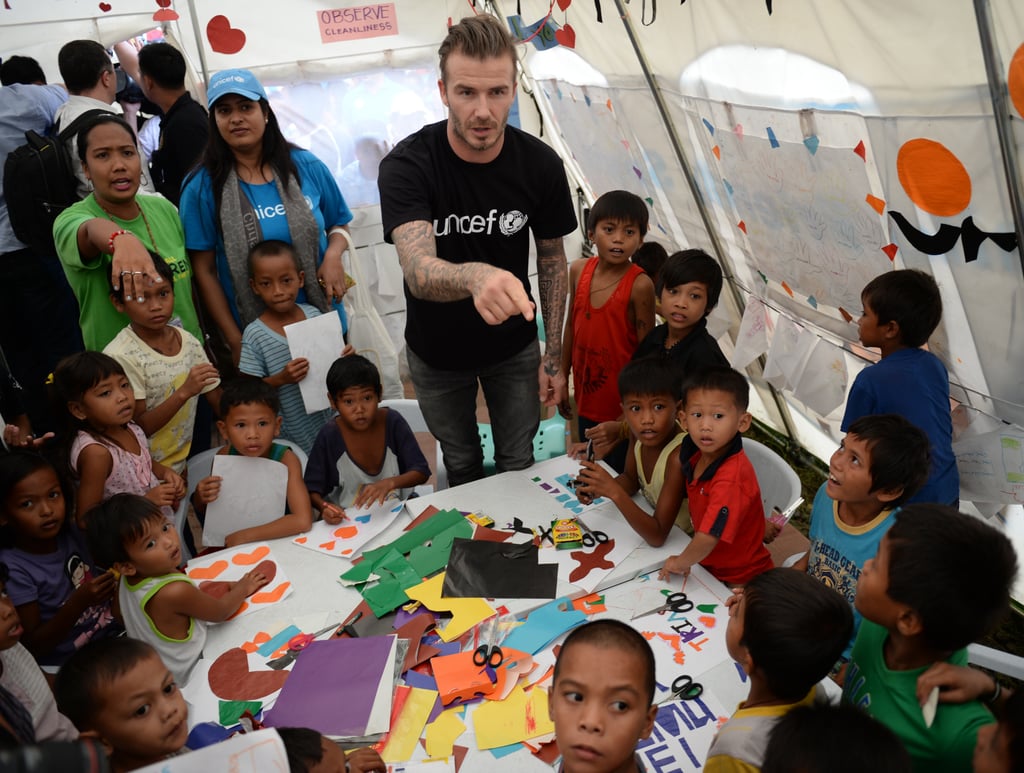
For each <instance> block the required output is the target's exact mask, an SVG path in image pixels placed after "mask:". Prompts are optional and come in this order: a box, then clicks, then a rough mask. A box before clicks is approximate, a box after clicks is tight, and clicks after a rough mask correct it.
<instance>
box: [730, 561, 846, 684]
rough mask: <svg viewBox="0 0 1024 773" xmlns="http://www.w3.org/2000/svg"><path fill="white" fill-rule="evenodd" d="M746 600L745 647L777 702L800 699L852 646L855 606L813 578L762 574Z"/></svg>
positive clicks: (773, 571) (777, 572) (776, 572)
mask: <svg viewBox="0 0 1024 773" xmlns="http://www.w3.org/2000/svg"><path fill="white" fill-rule="evenodd" d="M743 598H744V601H743V604H744V609H743V638H742V639H741V640H740V644H742V645H743V646H744V647H746V648H747V651H748V652H749V653H750V659H751V660H753V662H754V667H755V668H756V669H757V670H758V671H759V672H760V673H762V674H763V675H764V678H765V681H766V683H767V686H768V690H769V691H770V692H771V693H772V694H773V695H774V696H775V697H776V698H778V699H779V700H785V701H797V700H800V699H801V698H803V697H804V696H805V695H807V692H808V691H809V690H810V689H811V687H813V686H814V685H815V684H816V683H817V682H819V681H821V679H823V678H824V677H825V676H827V675H828V673H829V671H830V670H831V669H832V666H833V665H835V662H836V661H837V660H839V656H840V655H842V654H843V649H844V648H845V647H846V645H847V643H848V642H849V641H850V635H851V634H852V633H853V612H852V610H851V609H850V603H849V602H848V601H847V600H846V599H845V598H844V597H843V596H841V595H840V594H838V593H836V592H835V590H833V589H832V588H826V587H825V586H824V585H822V584H821V582H819V581H818V580H816V579H815V578H813V577H811V576H810V575H809V574H806V573H804V572H794V571H793V570H791V569H783V568H778V569H769V570H768V571H767V572H764V573H763V574H759V575H757V577H755V578H754V579H753V580H751V581H750V582H749V583H748V584H747V587H746V589H745V590H744V591H743Z"/></svg>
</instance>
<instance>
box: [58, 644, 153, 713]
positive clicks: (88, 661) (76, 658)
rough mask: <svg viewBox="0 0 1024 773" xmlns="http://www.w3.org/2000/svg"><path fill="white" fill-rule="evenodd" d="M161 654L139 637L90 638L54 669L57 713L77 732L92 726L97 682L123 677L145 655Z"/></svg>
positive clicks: (95, 708) (95, 709)
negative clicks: (93, 639) (75, 728)
mask: <svg viewBox="0 0 1024 773" xmlns="http://www.w3.org/2000/svg"><path fill="white" fill-rule="evenodd" d="M151 657H160V656H159V655H158V654H157V651H156V650H155V649H153V647H152V646H151V645H149V644H147V643H146V642H144V641H141V640H140V639H131V638H128V637H127V636H119V637H116V638H113V639H100V640H98V641H91V642H89V643H88V644H86V645H85V646H83V647H82V648H81V649H79V650H77V651H76V652H74V653H73V654H72V655H71V657H70V658H68V659H67V660H66V661H65V663H64V665H63V666H61V667H60V671H58V672H57V678H56V680H55V681H54V683H53V693H54V697H56V699H57V708H58V709H59V710H60V713H61V714H63V715H64V716H66V717H67V718H68V719H70V720H71V722H72V724H74V726H75V727H77V728H78V729H79V730H80V731H83V732H84V731H86V730H90V729H92V725H91V724H90V720H91V719H92V718H93V717H94V716H96V713H97V711H98V710H99V709H100V708H102V707H100V706H97V698H98V693H99V688H100V685H103V684H108V683H109V682H111V681H112V680H114V679H117V678H118V677H119V676H123V675H124V674H126V673H128V671H130V670H131V669H133V668H135V666H136V665H138V664H139V663H141V662H142V661H143V660H145V659H146V658H151Z"/></svg>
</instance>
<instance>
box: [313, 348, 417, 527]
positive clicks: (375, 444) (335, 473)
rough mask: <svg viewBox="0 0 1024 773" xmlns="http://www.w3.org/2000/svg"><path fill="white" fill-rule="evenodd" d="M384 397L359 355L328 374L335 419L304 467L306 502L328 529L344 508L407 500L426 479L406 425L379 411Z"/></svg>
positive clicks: (374, 375) (395, 415) (388, 412)
mask: <svg viewBox="0 0 1024 773" xmlns="http://www.w3.org/2000/svg"><path fill="white" fill-rule="evenodd" d="M382 393H383V386H382V384H381V379H380V371H378V370H377V367H376V366H375V365H374V364H373V363H372V362H370V361H369V360H368V359H366V358H365V357H362V356H360V355H358V354H351V355H349V356H347V357H341V358H340V359H338V360H335V362H334V364H333V365H331V369H330V370H329V371H328V373H327V396H328V399H329V400H330V401H331V407H332V408H334V409H335V410H336V411H337V412H338V415H337V416H336V417H335V418H333V419H332V420H331V421H329V422H327V424H325V425H324V426H323V428H322V429H321V430H320V432H319V434H317V436H316V441H315V442H314V443H313V450H312V451H311V452H310V455H309V463H308V464H307V465H306V487H307V488H308V489H309V496H310V499H311V501H312V503H313V506H314V507H316V509H317V510H319V511H320V513H321V515H322V516H323V519H324V520H325V521H326V522H327V523H330V524H336V523H340V522H341V520H342V518H344V517H345V511H344V508H346V507H350V506H355V507H370V506H372V505H374V504H376V503H377V502H383V501H384V500H385V499H387V498H388V497H389V496H395V495H397V496H398V497H399V498H401V499H406V498H407V497H408V496H409V495H410V494H411V493H412V489H413V488H414V487H415V486H418V485H420V484H422V483H426V482H427V479H428V478H429V477H430V467H429V466H428V465H427V460H426V458H425V457H424V456H423V452H422V451H421V450H420V447H419V444H418V443H417V442H416V436H415V434H414V433H413V431H412V429H411V428H410V427H409V423H408V422H407V421H406V420H405V419H404V418H402V416H401V415H400V414H399V413H398V412H397V411H392V410H390V409H387V408H381V407H380V405H379V404H380V398H381V394H382Z"/></svg>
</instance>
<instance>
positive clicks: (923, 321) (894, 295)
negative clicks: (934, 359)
mask: <svg viewBox="0 0 1024 773" xmlns="http://www.w3.org/2000/svg"><path fill="white" fill-rule="evenodd" d="M860 297H861V301H862V302H863V303H864V304H865V305H867V306H870V307H871V311H873V312H874V313H875V316H876V317H877V318H878V324H879V325H884V324H886V323H888V322H895V323H896V324H897V325H899V326H900V343H901V344H903V346H906V347H910V348H917V347H918V346H923V345H924V344H925V343H926V342H927V341H928V337H929V336H930V335H931V334H932V333H934V332H935V328H937V327H938V326H939V322H940V321H941V320H942V296H941V295H940V294H939V286H938V285H937V284H936V283H935V279H934V278H933V277H932V275H931V274H926V273H925V272H924V271H918V270H917V269H913V268H905V269H899V270H897V271H888V272H886V273H884V274H881V275H879V276H876V277H875V278H874V279H872V280H871V281H870V282H868V283H867V284H866V285H865V286H864V289H863V290H861V293H860Z"/></svg>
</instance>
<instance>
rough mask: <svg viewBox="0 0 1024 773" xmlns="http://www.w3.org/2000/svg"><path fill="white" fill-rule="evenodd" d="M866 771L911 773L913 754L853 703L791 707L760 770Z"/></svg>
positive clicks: (772, 772) (765, 772) (768, 772)
mask: <svg viewBox="0 0 1024 773" xmlns="http://www.w3.org/2000/svg"><path fill="white" fill-rule="evenodd" d="M839 749H841V750H842V752H841V753H837V750H839ZM866 770H870V771H871V773H910V771H911V764H910V755H909V754H908V753H907V750H906V748H905V747H904V746H903V743H902V742H901V741H900V739H899V738H897V737H896V734H895V733H893V732H892V730H890V729H889V728H887V727H886V726H885V725H883V724H882V723H881V722H879V721H878V720H877V719H874V718H873V717H871V716H869V715H868V714H867V713H866V712H864V711H862V710H861V709H859V708H857V707H856V706H851V705H850V704H848V703H841V704H838V705H829V704H815V705H813V706H799V707H797V708H795V709H792V710H790V711H787V712H786V714H785V715H784V716H783V717H781V718H780V719H779V721H778V722H777V723H776V725H775V727H774V728H772V731H771V735H769V736H768V745H767V746H766V747H765V751H764V762H763V763H762V764H761V773H789V772H790V771H800V773H863V772H864V771H866Z"/></svg>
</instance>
